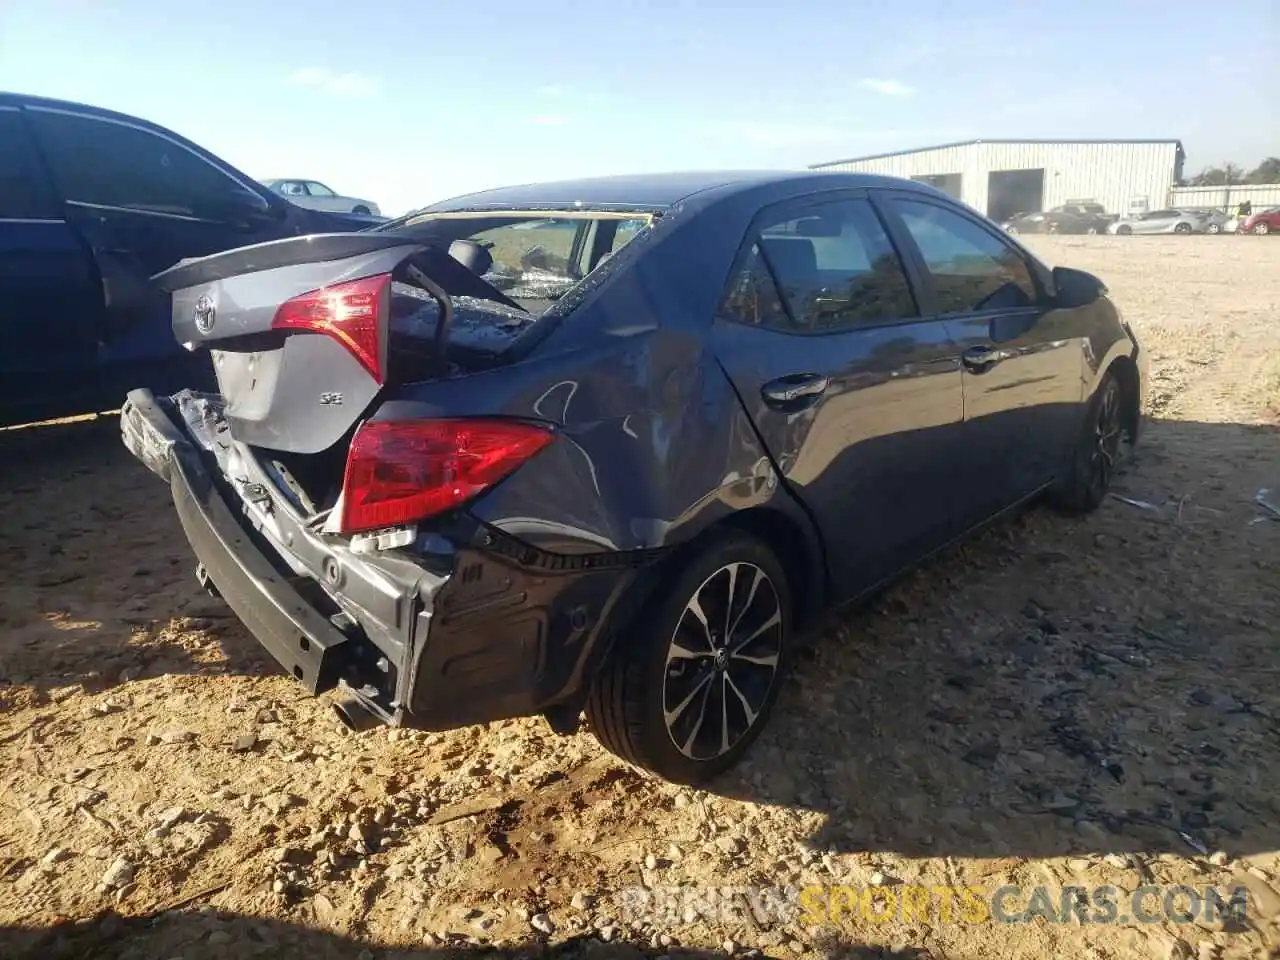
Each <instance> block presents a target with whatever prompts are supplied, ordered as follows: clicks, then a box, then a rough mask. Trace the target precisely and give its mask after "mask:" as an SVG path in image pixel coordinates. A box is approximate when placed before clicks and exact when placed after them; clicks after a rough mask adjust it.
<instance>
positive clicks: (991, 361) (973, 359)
mask: <svg viewBox="0 0 1280 960" xmlns="http://www.w3.org/2000/svg"><path fill="white" fill-rule="evenodd" d="M1005 356H1006V354H1005V352H1004V351H1003V350H997V349H996V348H995V347H985V346H984V347H970V348H969V349H968V350H966V351H965V352H964V353H962V354H960V361H961V362H962V363H963V364H964V365H965V367H966V369H968V370H969V371H970V372H971V373H986V372H987V371H988V370H990V369H991V368H992V367H994V366H995V365H996V364H997V363H999V362H1000V361H1001V360H1003V359H1004V358H1005Z"/></svg>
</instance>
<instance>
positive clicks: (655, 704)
mask: <svg viewBox="0 0 1280 960" xmlns="http://www.w3.org/2000/svg"><path fill="white" fill-rule="evenodd" d="M658 596H660V597H661V599H658V600H657V601H656V602H655V605H654V607H653V609H652V615H651V616H647V617H644V618H643V619H639V620H638V621H637V625H636V626H635V627H634V628H632V629H630V630H629V632H627V633H625V634H623V635H621V636H619V637H618V640H617V643H616V646H615V648H614V650H613V651H612V654H611V656H610V659H609V662H608V663H607V664H606V665H605V667H604V669H603V670H602V672H601V674H600V676H599V677H597V678H596V682H595V683H594V684H593V686H592V690H591V695H590V697H589V698H588V700H587V710H586V712H587V721H588V723H589V725H590V728H591V731H592V732H593V733H594V734H595V736H596V739H598V740H599V741H600V743H601V744H602V745H603V746H604V747H605V748H606V749H607V750H609V751H610V752H611V753H614V754H616V755H617V756H618V757H620V758H621V759H623V760H625V761H627V762H628V763H631V764H634V765H635V766H638V767H641V768H643V769H645V770H648V771H649V772H651V773H655V774H657V775H658V776H660V777H662V778H664V779H666V780H670V781H673V782H676V783H685V784H694V783H701V782H703V781H705V780H707V779H710V778H711V777H714V776H716V775H717V774H720V773H722V772H723V771H725V770H727V769H728V768H729V767H731V766H733V765H734V764H735V763H737V761H738V760H739V758H740V757H741V756H742V754H743V753H744V752H745V751H746V750H747V748H748V747H749V746H750V745H751V743H752V741H754V740H755V738H756V737H757V736H758V735H759V733H760V731H761V729H763V727H764V724H765V722H766V720H767V719H768V716H769V713H770V711H771V710H772V709H773V704H774V702H775V700H776V699H777V696H778V691H779V689H780V688H781V685H782V679H783V677H784V676H785V671H786V668H787V666H788V662H789V652H790V647H791V595H790V591H789V589H788V585H787V581H786V575H785V574H784V572H783V570H782V567H781V565H780V564H779V563H778V561H777V559H776V558H775V557H774V555H773V553H772V552H771V551H770V550H769V549H768V548H767V547H766V546H765V545H764V544H762V543H761V542H760V541H758V540H756V539H755V538H753V537H749V536H747V535H745V534H742V533H737V532H734V533H730V534H726V535H723V536H721V537H720V538H719V539H717V540H715V541H714V542H712V543H710V544H709V545H708V546H706V547H704V548H703V549H702V550H701V551H700V552H699V553H698V554H696V555H695V556H693V557H692V558H691V559H690V560H688V561H686V563H685V565H684V566H683V568H681V569H680V570H678V571H677V572H675V573H674V574H673V575H672V576H671V577H670V578H669V579H668V582H667V583H666V584H665V586H663V587H661V588H659V591H658Z"/></svg>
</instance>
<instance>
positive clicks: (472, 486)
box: [341, 420, 552, 533]
mask: <svg viewBox="0 0 1280 960" xmlns="http://www.w3.org/2000/svg"><path fill="white" fill-rule="evenodd" d="M551 437H552V435H551V432H550V431H549V430H547V429H546V428H544V427H539V426H534V425H532V424H527V423H516V422H514V421H510V420H399V421H397V420H372V421H369V422H368V423H366V424H364V426H362V427H361V428H360V429H359V430H357V431H356V435H355V438H354V439H353V440H352V441H351V452H350V453H349V454H348V455H347V473H346V477H345V479H344V480H343V484H342V523H341V528H342V532H343V533H354V532H356V531H360V530H376V529H378V528H380V527H394V526H397V525H399V524H403V523H410V522H412V521H414V520H421V519H423V518H424V517H429V516H432V515H433V514H437V513H442V512H443V511H445V510H450V509H452V508H453V507H456V506H458V505H460V504H462V503H465V502H466V501H467V500H470V499H471V498H472V497H474V496H475V495H476V494H478V493H480V492H481V491H482V490H484V489H485V488H487V487H490V486H492V485H493V484H495V483H497V482H498V481H499V480H501V479H502V478H503V477H506V476H507V475H508V474H510V473H511V472H512V471H513V470H515V469H516V467H518V466H520V464H521V463H523V462H524V461H525V460H527V459H528V458H529V457H531V456H533V455H534V454H535V453H537V452H538V451H539V450H541V449H542V448H543V447H545V446H546V445H547V444H548V443H550V442H551Z"/></svg>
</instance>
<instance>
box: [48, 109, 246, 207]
mask: <svg viewBox="0 0 1280 960" xmlns="http://www.w3.org/2000/svg"><path fill="white" fill-rule="evenodd" d="M31 120H32V123H33V125H34V128H35V132H36V136H37V138H38V139H39V140H40V143H41V145H42V146H43V147H44V152H45V156H47V157H48V159H49V164H50V166H51V167H52V168H53V175H54V179H55V180H56V181H57V183H58V186H59V188H60V189H61V191H62V195H63V197H64V198H65V199H66V200H68V201H72V202H76V201H78V202H80V203H96V204H101V205H103V206H109V207H123V208H126V209H131V210H141V211H147V212H151V213H167V214H174V215H177V216H184V217H196V218H199V219H202V220H225V219H227V218H229V217H230V216H231V214H232V212H233V211H234V210H235V209H236V207H237V201H236V198H237V196H239V197H241V198H243V196H244V195H245V188H243V187H241V186H240V185H239V184H238V183H236V181H235V180H233V179H232V178H231V177H229V176H228V175H227V174H225V173H223V172H222V171H221V170H219V169H218V168H217V167H214V166H213V165H212V164H209V163H207V162H206V161H205V160H204V159H203V158H201V157H199V156H197V155H196V154H194V153H192V152H191V151H190V150H187V149H186V148H185V147H182V146H179V145H178V144H176V143H173V142H172V141H170V140H166V139H165V138H164V137H161V136H157V135H156V134H154V133H151V132H150V131H147V130H141V129H138V128H137V127H130V126H126V125H124V124H120V123H112V122H107V121H104V120H98V119H94V118H92V117H83V116H76V115H73V114H63V113H48V112H45V111H32V112H31ZM239 203H240V205H243V199H241V200H240V201H239ZM264 205H265V201H264Z"/></svg>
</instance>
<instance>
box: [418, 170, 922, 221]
mask: <svg viewBox="0 0 1280 960" xmlns="http://www.w3.org/2000/svg"><path fill="white" fill-rule="evenodd" d="M808 183H812V184H813V185H814V186H825V187H828V188H831V187H846V188H857V187H866V186H875V185H891V186H902V185H903V181H901V180H897V179H892V178H887V177H880V176H875V175H872V174H858V173H842V172H825V171H812V170H704V171H683V172H670V173H644V174H621V175H617V176H606V177H588V178H583V179H578V180H556V181H548V182H543V183H527V184H520V185H516V186H507V187H495V188H493V189H490V190H481V191H478V192H475V193H468V194H463V195H461V196H457V197H451V198H449V199H448V200H442V201H440V202H438V203H436V204H433V205H432V206H429V207H427V208H426V209H425V210H424V211H422V212H427V211H432V212H439V211H449V210H466V209H474V208H487V209H503V208H507V209H516V210H519V209H523V208H526V207H559V208H563V207H573V206H582V207H588V208H595V207H603V208H609V207H618V208H632V209H646V210H661V209H664V208H667V207H671V206H674V205H675V204H677V203H680V202H681V201H683V200H688V199H689V198H690V197H693V196H695V195H698V194H703V193H708V192H713V191H714V192H715V193H716V195H717V196H719V197H724V196H726V195H728V194H731V193H737V192H744V191H747V190H752V189H756V188H760V187H768V186H770V185H775V184H776V185H780V186H781V185H788V186H791V187H793V188H795V187H803V186H804V185H806V184H808ZM912 186H919V184H912Z"/></svg>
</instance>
